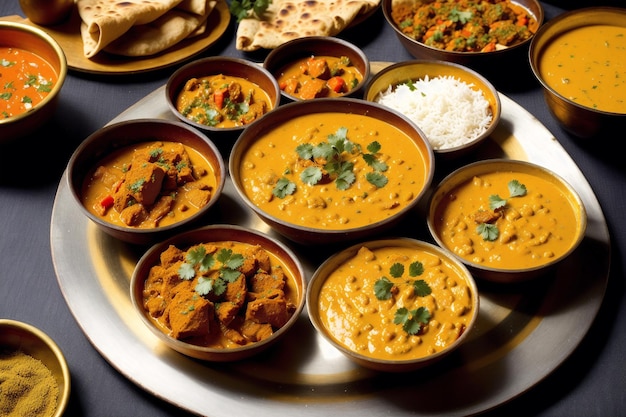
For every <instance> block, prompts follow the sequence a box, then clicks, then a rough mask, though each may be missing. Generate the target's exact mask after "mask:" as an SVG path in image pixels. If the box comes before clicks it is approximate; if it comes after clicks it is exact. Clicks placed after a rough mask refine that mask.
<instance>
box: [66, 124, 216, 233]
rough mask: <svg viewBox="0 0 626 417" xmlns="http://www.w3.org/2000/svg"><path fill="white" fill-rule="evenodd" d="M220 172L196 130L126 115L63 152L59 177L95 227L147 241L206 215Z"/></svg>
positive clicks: (213, 147)
mask: <svg viewBox="0 0 626 417" xmlns="http://www.w3.org/2000/svg"><path fill="white" fill-rule="evenodd" d="M226 175H227V174H226V164H225V162H224V159H223V157H222V154H221V153H220V151H219V150H218V148H217V146H216V145H215V144H214V143H213V141H211V140H210V139H209V138H208V137H207V136H206V135H205V134H204V133H203V132H201V131H199V130H197V129H195V128H193V127H191V126H189V125H187V124H185V123H183V122H180V121H177V120H165V119H132V120H127V121H122V122H117V123H113V124H110V125H107V126H105V127H103V128H101V129H98V130H97V131H95V132H94V133H92V134H91V135H90V136H89V137H87V138H86V139H85V140H84V141H83V142H82V143H81V144H80V145H79V146H78V148H76V150H75V151H74V153H73V154H72V156H71V157H70V160H69V162H68V165H67V175H66V181H67V183H68V187H69V189H70V191H71V193H72V198H73V199H74V201H75V202H76V204H77V205H78V207H79V208H80V210H81V212H82V213H83V214H84V215H85V216H86V217H87V218H89V220H90V221H91V222H92V223H93V224H95V225H96V226H97V227H98V229H99V230H101V231H103V232H105V233H107V234H109V235H111V236H112V237H114V238H116V239H120V240H122V241H125V242H128V243H132V244H139V245H150V244H154V243H156V242H159V241H161V240H163V239H165V238H167V237H169V236H172V235H174V234H176V233H178V232H181V231H183V230H185V229H189V228H191V227H195V226H197V223H198V222H200V221H201V220H202V219H207V217H208V215H209V212H210V211H211V209H212V208H213V207H214V206H215V205H216V203H217V202H218V200H219V199H220V196H221V195H222V191H223V189H224V184H225V182H226ZM208 221H209V222H210V218H209V219H208Z"/></svg>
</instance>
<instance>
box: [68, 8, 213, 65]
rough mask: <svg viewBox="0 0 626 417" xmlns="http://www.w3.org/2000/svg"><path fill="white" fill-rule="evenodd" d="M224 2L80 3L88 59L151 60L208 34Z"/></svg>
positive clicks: (79, 11)
mask: <svg viewBox="0 0 626 417" xmlns="http://www.w3.org/2000/svg"><path fill="white" fill-rule="evenodd" d="M217 1H223V0H124V1H120V0H77V1H76V5H77V8H78V13H79V14H80V17H81V20H82V22H81V29H80V31H81V37H82V40H83V48H84V54H85V57H87V58H91V57H93V56H95V55H96V54H97V53H98V52H100V51H103V50H104V51H106V52H109V53H112V54H117V55H124V56H135V57H137V56H149V55H153V54H156V53H158V52H161V51H164V50H166V49H167V48H169V47H171V46H172V45H175V44H177V43H178V42H180V41H181V40H183V39H186V38H189V37H193V36H198V35H200V34H202V33H204V31H205V30H206V22H207V17H208V16H209V14H210V13H211V12H212V11H213V9H214V8H215V5H216V4H217Z"/></svg>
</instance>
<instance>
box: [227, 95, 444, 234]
mask: <svg viewBox="0 0 626 417" xmlns="http://www.w3.org/2000/svg"><path fill="white" fill-rule="evenodd" d="M331 103H342V104H346V108H347V107H348V106H349V105H350V104H353V105H357V106H373V107H376V108H378V109H379V110H380V111H383V112H387V113H390V114H392V115H393V116H394V117H399V118H402V119H403V120H404V121H405V122H406V123H408V124H409V125H410V126H411V127H412V128H413V129H415V130H416V131H417V132H418V133H419V134H420V137H421V138H422V140H423V141H424V149H425V150H426V152H427V155H424V159H425V160H426V161H427V162H428V161H429V162H430V168H429V169H428V170H427V171H428V172H427V174H426V177H425V178H424V187H423V188H422V190H421V191H420V193H419V194H417V195H416V196H415V198H414V199H413V200H412V201H411V203H410V204H408V205H406V206H405V207H404V208H403V209H402V210H400V211H398V212H397V213H395V214H394V215H393V216H390V217H387V218H384V219H382V220H379V221H377V222H375V223H370V224H367V225H363V226H359V227H351V228H347V229H325V228H323V227H310V226H303V225H299V224H296V223H292V222H288V221H286V220H283V219H280V218H278V217H275V216H273V215H271V214H269V213H267V212H265V211H264V210H262V209H261V208H260V207H258V206H257V205H256V204H254V203H253V202H252V201H251V200H250V198H249V197H248V196H247V194H246V192H245V190H244V189H243V187H242V185H241V184H240V183H239V181H238V177H233V176H232V173H233V172H238V168H237V167H236V165H235V164H238V163H240V162H241V158H239V159H237V158H234V157H233V156H234V155H235V153H236V152H237V151H240V148H243V147H244V140H245V139H246V133H247V132H246V131H244V132H243V133H242V134H241V135H240V136H239V138H238V139H237V141H236V142H235V144H234V145H233V148H232V150H231V153H230V157H229V158H228V165H229V169H228V172H229V173H230V175H231V180H232V183H233V186H234V188H235V191H236V192H237V194H238V195H239V197H240V198H241V200H242V201H243V202H244V204H245V205H246V206H248V207H249V208H250V209H252V210H253V211H254V212H255V213H256V214H257V215H258V216H259V217H261V218H267V219H269V220H270V221H271V222H272V223H275V224H280V225H283V226H286V227H289V228H290V229H293V230H297V231H299V232H303V233H307V234H324V235H325V236H329V239H333V238H335V237H337V238H339V237H341V236H342V235H346V234H352V233H357V234H358V233H360V232H366V231H368V230H370V229H372V228H375V229H376V228H380V227H384V226H385V225H387V224H391V223H393V222H394V221H396V220H397V219H398V218H400V217H402V216H404V215H405V214H407V213H408V212H410V211H411V210H413V209H414V208H415V207H416V206H417V205H418V204H419V202H420V200H421V199H422V198H424V197H425V196H426V193H427V192H428V189H429V187H430V185H431V183H432V180H433V178H434V171H435V156H434V152H433V149H432V146H431V145H430V142H429V141H428V140H427V139H426V136H425V134H424V132H423V131H422V130H421V129H420V128H419V127H418V126H417V125H416V124H415V123H414V122H413V121H412V120H410V119H409V118H408V117H406V116H405V115H403V114H402V113H400V112H397V111H395V110H392V109H390V108H388V107H386V106H383V105H381V104H378V103H374V102H370V101H366V100H361V99H357V98H352V97H338V98H319V99H315V100H299V101H294V102H291V103H287V104H283V105H281V106H280V107H279V108H278V109H276V110H274V111H273V113H275V114H281V113H285V112H286V111H288V110H289V109H290V108H291V107H295V106H301V107H305V106H306V107H310V106H315V107H317V108H318V109H319V111H312V112H311V113H326V112H328V110H325V107H326V106H325V104H331ZM302 114H303V113H299V114H298V116H300V115H302ZM358 114H361V113H358ZM266 120H267V119H266ZM266 123H269V122H267V121H266ZM280 123H281V124H282V123H284V120H282V119H281V121H280ZM266 131H267V129H264V132H266ZM254 140H256V139H254ZM245 150H246V149H242V150H241V151H240V154H241V155H243V153H244V151H245Z"/></svg>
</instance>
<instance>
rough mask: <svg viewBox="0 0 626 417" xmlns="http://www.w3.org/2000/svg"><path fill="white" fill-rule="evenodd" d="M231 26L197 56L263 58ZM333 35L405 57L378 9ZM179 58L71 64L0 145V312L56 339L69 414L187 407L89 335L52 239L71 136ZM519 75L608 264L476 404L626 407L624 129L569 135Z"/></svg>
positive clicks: (561, 4)
mask: <svg viewBox="0 0 626 417" xmlns="http://www.w3.org/2000/svg"><path fill="white" fill-rule="evenodd" d="M622 3H623V0H615V1H595V2H586V1H573V0H553V1H551V2H550V3H543V5H544V9H545V13H546V20H548V19H550V18H553V17H554V16H556V15H558V14H560V13H562V12H563V11H564V10H566V9H571V8H574V7H584V6H592V5H611V6H615V5H617V6H619V5H621V4H622ZM16 14H17V15H22V16H23V13H22V11H21V10H20V7H19V3H18V0H2V1H0V16H8V15H16ZM235 31H236V24H235V22H234V20H233V21H231V24H230V26H229V28H228V30H227V32H226V34H225V35H224V37H223V38H222V40H221V41H220V42H218V43H217V44H216V45H214V46H212V47H211V48H210V49H208V50H207V51H206V52H204V53H203V54H201V56H209V55H226V56H236V57H243V58H247V59H250V60H252V61H255V62H261V61H262V60H263V58H264V54H266V52H261V53H249V54H246V53H242V52H240V51H237V50H236V49H235V46H234V37H235ZM339 37H342V38H345V39H347V40H350V41H352V42H354V43H356V44H357V45H358V46H360V47H361V48H362V49H363V50H364V51H365V52H366V54H367V55H368V57H369V58H370V59H371V60H372V61H401V60H407V59H412V57H411V56H410V55H409V54H408V53H407V52H406V51H405V50H404V49H403V47H402V46H401V45H400V43H399V42H398V41H397V39H396V38H395V35H394V34H393V32H392V31H391V29H390V28H388V27H387V26H386V24H385V21H384V17H383V15H382V13H381V12H378V13H377V14H375V15H374V16H373V17H372V18H370V19H369V20H368V21H367V22H365V23H363V24H361V25H359V26H357V27H355V28H354V29H352V30H349V31H347V32H345V33H342V34H340V35H339ZM176 68H178V66H175V67H172V68H169V69H165V70H161V71H157V72H149V73H144V74H141V75H133V76H100V75H88V74H83V73H78V72H74V71H70V72H69V74H68V77H67V81H66V83H65V86H64V88H63V90H62V92H61V99H60V103H59V108H58V111H57V112H56V114H55V117H54V119H53V120H52V121H51V122H50V123H49V124H48V125H46V126H44V127H43V128H42V129H40V130H39V131H38V132H36V133H35V134H33V135H31V136H30V137H28V138H26V139H25V140H22V141H18V142H16V143H12V144H9V145H0V317H2V318H10V319H16V320H21V321H25V322H28V323H30V324H33V325H35V326H37V327H39V328H41V329H42V330H43V331H45V332H46V333H48V334H49V335H50V336H51V337H52V338H53V339H55V340H56V341H57V343H58V344H59V346H60V347H61V349H62V350H63V352H64V353H65V355H66V357H67V360H68V364H69V367H70V370H71V374H72V394H71V400H70V404H69V408H68V411H67V413H66V415H68V416H84V417H100V416H102V417H104V416H107V417H122V416H128V417H137V416H151V417H156V416H174V415H176V416H182V415H185V412H183V411H181V410H179V409H177V408H176V407H173V406H171V405H170V404H168V403H165V402H163V401H161V400H159V399H157V398H155V397H153V396H152V395H151V394H149V393H147V392H145V391H144V390H143V389H141V388H139V387H137V386H136V385H135V384H133V383H132V382H130V381H129V380H127V379H126V378H125V377H124V376H123V375H122V374H120V373H119V372H118V371H117V370H116V369H114V368H113V367H112V366H110V365H109V363H108V362H107V361H106V360H105V359H104V358H103V357H102V356H100V354H99V353H98V351H97V350H96V349H95V348H94V346H92V345H91V344H90V342H89V341H88V340H87V338H86V337H85V336H84V334H83V332H82V331H81V329H80V327H79V326H78V324H77V322H76V320H75V319H74V317H73V316H72V314H71V311H70V310H69V308H68V306H67V304H66V302H65V300H64V298H63V295H62V293H61V291H60V288H59V285H58V283H57V279H56V275H55V271H54V267H53V263H52V258H51V250H50V249H51V248H50V216H51V211H52V207H53V202H54V197H55V193H56V190H57V186H58V183H59V180H60V178H61V175H62V172H63V170H64V169H65V166H66V164H67V161H68V159H69V157H70V155H71V153H72V152H73V150H74V149H75V147H76V146H77V145H78V144H79V143H80V142H81V141H82V140H83V139H84V138H86V137H87V136H88V135H89V134H91V133H92V132H94V131H95V130H97V129H98V128H100V127H102V126H103V125H105V124H106V123H107V122H109V121H110V120H111V119H113V118H114V117H116V116H117V115H118V114H119V113H121V112H122V111H124V110H125V109H127V108H128V107H129V106H131V105H132V104H134V103H136V102H137V101H139V100H140V99H142V98H143V97H145V96H146V95H147V94H149V93H150V92H152V91H154V90H155V89H157V88H158V87H160V86H162V85H163V84H165V82H166V81H167V77H168V76H169V75H170V74H171V73H172V72H173V71H174V70H175V69H176ZM527 76H528V77H527V79H526V80H521V81H520V80H510V82H501V83H498V84H497V85H496V87H497V88H498V89H499V90H500V91H501V92H502V93H504V94H506V95H507V96H509V97H510V98H512V99H513V100H514V101H516V102H517V103H519V104H520V105H521V106H522V107H524V108H525V109H526V110H528V111H529V112H530V113H531V114H532V115H534V116H535V117H536V118H537V119H538V120H539V121H540V122H541V123H543V125H544V126H545V127H546V128H547V129H548V130H549V131H550V132H552V133H553V134H554V135H555V137H556V138H557V140H558V141H559V142H560V143H561V145H562V146H563V147H564V148H565V149H566V150H567V152H568V153H569V154H570V155H571V156H572V158H573V159H574V161H575V162H576V164H577V165H578V166H579V167H580V169H581V171H582V172H583V174H584V175H585V177H586V178H587V180H588V182H589V183H590V185H591V187H592V188H593V190H594V192H595V194H596V196H597V198H598V200H599V202H600V205H601V207H602V210H603V212H604V215H605V217H606V221H607V224H608V228H609V232H610V234H611V246H612V264H611V272H610V276H609V283H608V289H607V294H606V297H605V299H604V301H603V304H602V307H601V310H600V313H599V315H598V317H596V320H595V322H594V324H593V325H592V327H591V330H590V331H589V333H588V334H587V336H586V337H585V339H584V340H583V342H582V343H581V344H580V346H579V347H578V348H577V349H576V350H575V352H574V353H573V354H572V355H571V356H570V357H569V358H568V359H567V360H566V361H565V362H564V363H563V364H562V365H561V366H560V367H559V368H558V369H557V370H556V371H555V372H553V373H552V374H550V375H549V376H547V377H546V378H545V379H544V380H543V381H541V382H540V383H539V384H537V385H536V386H535V387H534V388H532V389H531V390H530V391H529V392H527V393H524V394H523V395H521V396H519V397H518V398H516V399H513V400H512V401H511V402H509V403H507V404H505V405H503V406H502V407H499V408H497V409H495V410H491V411H489V412H487V413H486V414H485V415H489V416H568V417H577V416H584V417H593V416H601V417H619V416H626V325H625V324H624V323H626V296H625V293H624V267H625V264H624V259H625V258H626V216H625V213H626V187H625V186H626V169H625V165H624V158H623V156H622V155H623V153H622V151H621V146H620V147H619V148H618V145H619V144H620V142H621V140H622V139H624V132H616V133H615V135H614V137H607V138H605V141H603V142H602V143H600V142H599V141H590V142H583V141H581V140H579V139H577V138H575V137H573V136H571V135H569V134H568V133H566V132H565V131H564V130H562V129H561V128H560V127H559V126H558V124H557V123H556V122H555V120H554V119H553V118H552V117H551V115H550V114H549V112H548V109H547V107H546V104H545V102H544V100H543V96H542V94H541V91H540V89H539V85H538V83H537V82H536V81H535V80H534V79H532V76H531V75H530V72H528V74H527ZM0 395H1V394H0Z"/></svg>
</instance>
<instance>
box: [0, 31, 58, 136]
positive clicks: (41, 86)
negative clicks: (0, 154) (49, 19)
mask: <svg viewBox="0 0 626 417" xmlns="http://www.w3.org/2000/svg"><path fill="white" fill-rule="evenodd" d="M0 62H1V63H2V64H1V65H0V79H2V83H1V84H0V143H2V142H5V141H13V140H15V139H18V138H20V137H24V136H26V135H28V134H30V133H33V132H34V131H35V130H37V129H38V128H40V127H41V126H42V125H44V124H45V123H47V122H48V121H49V120H50V119H51V118H52V117H53V116H54V112H55V111H56V108H57V105H58V101H59V96H60V92H61V89H62V87H63V84H64V83H65V77H66V76H67V60H66V58H65V54H64V52H63V49H61V46H60V45H59V44H58V43H57V42H56V41H55V40H54V39H53V38H52V37H51V36H50V35H48V34H47V33H46V32H44V31H43V30H42V29H39V28H36V27H33V26H30V25H26V24H23V23H17V22H0Z"/></svg>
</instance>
